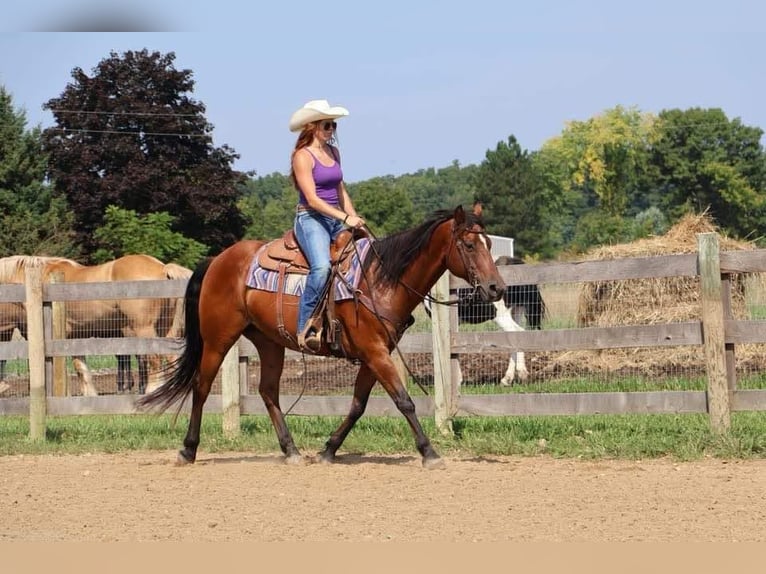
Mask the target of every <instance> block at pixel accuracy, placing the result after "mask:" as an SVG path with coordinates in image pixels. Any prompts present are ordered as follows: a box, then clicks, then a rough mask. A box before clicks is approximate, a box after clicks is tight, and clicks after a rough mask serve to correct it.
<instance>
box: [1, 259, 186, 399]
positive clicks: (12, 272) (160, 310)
mask: <svg viewBox="0 0 766 574" xmlns="http://www.w3.org/2000/svg"><path fill="white" fill-rule="evenodd" d="M31 265H38V266H42V269H43V281H50V280H51V278H52V277H53V276H54V275H56V276H59V280H61V281H63V282H67V283H94V282H112V281H143V280H165V279H185V278H188V277H190V276H191V270H190V269H186V268H185V267H182V266H180V265H176V264H173V263H169V264H165V263H163V262H162V261H160V260H159V259H157V258H155V257H152V256H150V255H144V254H135V255H125V256H123V257H120V258H118V259H115V260H113V261H108V262H106V263H102V264H100V265H92V266H88V265H82V264H81V263H78V262H77V261H74V260H72V259H66V258H64V257H45V256H36V255H13V256H10V257H4V258H2V259H0V283H23V282H24V277H25V271H26V269H27V268H28V267H29V266H31ZM177 305H178V302H177V300H175V299H113V300H100V301H68V302H67V303H66V306H65V309H66V313H65V316H66V336H67V338H71V339H74V338H85V337H157V336H158V335H159V336H175V335H176V333H174V331H173V325H174V320H175V318H176V307H177ZM14 310H15V309H14ZM18 318H19V319H20V321H19V323H18V324H17V325H16V326H17V327H18V328H19V331H21V333H22V335H24V334H25V332H26V315H25V314H23V313H22V314H20V315H18ZM160 362H161V359H160V357H159V356H154V355H152V356H148V357H145V356H140V357H138V370H139V385H138V386H139V392H144V391H145V389H146V388H147V387H149V388H153V387H156V386H159V384H160V381H156V380H155V379H156V378H158V377H160V376H161V372H162V369H161V366H160ZM73 363H74V367H75V370H76V371H77V374H78V377H79V378H80V382H81V386H82V392H83V394H84V395H94V394H97V391H96V389H95V387H94V385H93V383H92V376H91V373H90V370H89V369H88V367H87V364H86V363H85V360H84V358H83V357H74V358H73ZM117 364H118V372H117V389H118V391H123V390H125V388H127V389H128V390H130V389H131V388H132V387H133V378H132V373H131V372H130V357H129V356H127V355H118V357H117Z"/></svg>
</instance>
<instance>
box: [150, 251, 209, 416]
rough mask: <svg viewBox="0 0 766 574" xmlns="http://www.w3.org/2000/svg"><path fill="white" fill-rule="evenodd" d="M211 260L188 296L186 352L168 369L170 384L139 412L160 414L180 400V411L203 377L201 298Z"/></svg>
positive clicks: (194, 278)
mask: <svg viewBox="0 0 766 574" xmlns="http://www.w3.org/2000/svg"><path fill="white" fill-rule="evenodd" d="M211 261H212V258H211V259H205V260H203V261H202V262H201V263H200V264H199V265H198V266H197V268H196V269H195V270H194V273H193V274H192V276H191V278H189V283H188V284H187V285H186V293H185V295H184V313H185V316H184V348H183V352H182V353H181V355H180V356H179V357H178V359H176V360H175V361H174V362H173V363H172V364H171V365H170V367H169V368H168V380H167V381H166V382H165V383H164V384H163V385H161V386H160V387H158V388H157V389H155V390H154V391H152V392H151V393H149V394H146V395H144V396H143V397H141V398H139V399H138V401H137V402H136V405H137V406H138V408H139V409H144V410H145V409H149V408H151V407H155V406H158V407H159V411H160V412H163V411H166V410H167V409H168V408H170V406H171V405H172V404H173V403H175V402H176V401H177V400H179V399H181V404H180V405H179V406H178V409H179V411H180V409H181V406H182V405H183V400H184V399H186V397H188V396H189V394H190V393H191V392H192V390H194V383H195V381H196V380H197V374H198V373H199V363H200V359H201V358H202V335H201V333H200V329H199V296H200V288H201V287H202V279H203V278H204V277H205V274H206V273H207V269H208V267H209V266H210V262H211Z"/></svg>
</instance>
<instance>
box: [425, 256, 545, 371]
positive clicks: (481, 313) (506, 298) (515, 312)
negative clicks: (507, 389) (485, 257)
mask: <svg viewBox="0 0 766 574" xmlns="http://www.w3.org/2000/svg"><path fill="white" fill-rule="evenodd" d="M522 263H524V260H523V259H520V258H518V257H511V256H509V255H501V256H500V257H498V258H497V259H496V260H495V265H497V266H498V267H502V266H503V265H520V264H522ZM470 291H471V290H470V289H468V288H465V287H461V288H459V289H458V290H457V300H458V305H457V316H458V322H459V323H468V324H472V325H477V324H481V323H485V322H487V321H494V322H495V323H496V324H497V326H498V327H500V328H501V329H502V330H503V331H506V332H518V331H523V330H524V327H522V324H523V323H526V327H527V328H529V329H541V328H542V322H543V320H544V319H545V315H546V307H545V301H544V300H543V297H542V294H541V293H540V288H539V287H538V286H537V285H534V284H532V285H508V286H507V287H506V288H505V292H504V293H503V297H502V299H501V300H499V301H495V302H487V301H482V300H481V299H477V298H476V297H471V296H470ZM423 306H424V307H425V309H426V313H428V315H429V316H430V314H431V309H430V304H429V301H428V300H426V301H423ZM459 366H460V363H459V362H458V368H459ZM516 378H518V379H519V380H520V381H522V382H523V381H526V380H527V378H529V371H528V370H527V364H526V360H525V357H524V351H518V350H516V351H512V352H511V354H510V356H509V357H508V367H507V368H506V370H505V374H504V375H503V378H502V379H501V380H500V384H501V385H503V386H509V385H511V384H512V383H513V381H514V380H515V379H516ZM459 380H461V381H462V375H460V376H459Z"/></svg>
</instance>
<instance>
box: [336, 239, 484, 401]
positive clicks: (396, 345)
mask: <svg viewBox="0 0 766 574" xmlns="http://www.w3.org/2000/svg"><path fill="white" fill-rule="evenodd" d="M364 229H365V231H366V232H367V234H368V235H369V237H370V238H371V241H370V249H371V250H372V252H373V254H374V255H375V257H376V258H377V259H378V261H379V262H380V263H381V264H382V263H383V258H382V257H381V255H380V253H379V252H378V251H377V249H376V248H375V242H376V241H377V240H378V238H377V237H376V236H375V234H374V233H373V232H372V230H371V229H370V228H369V227H367V226H366V225H365V226H364ZM468 233H481V232H478V231H468ZM351 242H353V244H354V250H355V252H356V255H357V257H359V256H360V254H359V250H358V247H357V245H356V238H355V237H354V236H353V235H352V236H351ZM454 243H455V236H454V234H453V235H452V237H451V239H450V247H449V249H448V250H447V255H445V258H446V257H447V256H448V255H449V253H450V252H451V251H452V246H453V245H454ZM457 251H458V254H459V255H460V258H461V261H462V262H463V266H464V267H465V268H466V269H473V266H469V265H468V264H467V263H466V260H465V255H464V254H463V252H462V251H461V250H460V249H458V250H457ZM360 264H361V259H360ZM361 269H362V274H363V276H364V280H365V281H366V282H367V285H368V286H369V285H371V283H370V281H369V278H368V277H367V269H366V268H365V266H364V265H361ZM470 275H471V276H473V275H474V274H473V273H471V274H470ZM396 282H397V284H398V285H401V286H402V287H404V288H405V289H407V291H409V292H410V293H412V294H414V295H416V296H417V297H418V298H419V299H420V300H421V302H423V301H429V302H431V303H435V304H437V305H446V306H454V305H459V304H460V303H461V302H462V301H464V300H471V299H473V297H474V296H475V293H476V290H477V288H478V286H477V284H476V283H475V282H474V283H473V285H472V287H473V290H472V291H471V292H470V294H469V295H468V296H467V297H466V298H465V299H461V298H456V299H452V300H447V301H442V300H439V299H437V298H436V297H433V296H432V295H431V294H430V292H429V293H420V292H419V291H418V290H416V289H414V288H413V287H411V286H409V285H407V283H405V282H404V281H402V280H401V278H397V280H396ZM369 300H370V302H371V304H372V307H373V308H372V309H371V310H372V312H373V315H374V316H375V318H376V319H377V320H378V322H379V323H380V324H381V325H383V327H384V328H385V324H384V323H383V320H384V318H383V317H382V316H381V315H380V313H379V312H378V310H377V307H376V305H375V299H374V298H373V297H369ZM394 329H395V330H396V331H397V332H398V331H399V326H398V325H394ZM385 330H386V334H387V335H388V341H389V344H393V347H394V349H395V350H396V352H397V353H399V357H400V358H401V360H402V365H404V369H405V370H406V371H407V374H408V375H409V376H410V377H412V380H413V381H415V383H416V384H417V385H418V387H420V390H421V391H423V394H425V395H426V396H428V391H427V390H426V388H425V386H423V384H422V383H421V382H420V380H419V379H418V378H417V377H416V376H415V374H414V373H413V372H412V369H410V366H409V365H408V364H407V361H405V360H404V354H403V353H402V352H401V350H400V349H399V341H398V339H395V338H393V337H392V336H391V333H389V330H388V329H385ZM399 338H401V335H400V337H399Z"/></svg>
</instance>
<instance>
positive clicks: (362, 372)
mask: <svg viewBox="0 0 766 574" xmlns="http://www.w3.org/2000/svg"><path fill="white" fill-rule="evenodd" d="M374 386H375V375H373V374H372V372H371V371H370V369H369V367H368V366H367V365H362V366H361V368H360V369H359V373H357V375H356V382H355V383H354V397H353V398H352V399H351V409H350V410H349V412H348V415H347V416H346V418H345V419H344V420H343V422H342V423H341V424H340V426H339V427H338V429H337V430H336V431H335V432H334V433H332V435H331V436H330V438H329V439H328V440H327V442H326V443H325V447H324V450H323V451H322V452H320V453H319V460H320V462H333V461H334V460H335V453H336V452H338V449H339V448H340V445H341V444H343V441H344V440H346V437H347V436H348V433H349V432H350V431H351V429H352V428H353V427H354V424H356V421H358V420H359V417H361V416H362V415H363V414H364V410H365V409H366V408H367V399H369V398H370V391H371V390H372V387H374Z"/></svg>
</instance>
